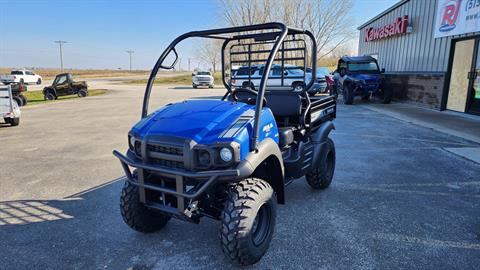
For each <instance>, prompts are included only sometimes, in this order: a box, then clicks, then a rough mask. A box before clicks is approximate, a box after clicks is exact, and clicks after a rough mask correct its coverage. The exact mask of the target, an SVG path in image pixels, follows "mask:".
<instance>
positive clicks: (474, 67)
mask: <svg viewBox="0 0 480 270" xmlns="http://www.w3.org/2000/svg"><path fill="white" fill-rule="evenodd" d="M358 30H360V40H359V54H360V55H372V56H373V57H375V58H377V60H378V62H379V65H380V68H385V70H386V73H385V85H386V87H391V88H392V89H393V90H394V97H395V98H396V99H400V100H406V101H410V102H414V103H416V104H419V105H422V106H427V107H430V108H436V109H439V110H445V109H447V110H452V111H458V112H465V113H471V114H479V115H480V49H479V47H480V5H478V1H477V0H402V1H400V2H398V3H397V4H395V5H394V6H392V7H391V8H389V9H387V10H385V11H384V12H382V13H380V14H379V15H378V16H376V17H374V18H373V19H371V20H369V21H368V22H366V23H364V24H362V25H361V26H360V27H358Z"/></svg>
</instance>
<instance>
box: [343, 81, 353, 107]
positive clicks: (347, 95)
mask: <svg viewBox="0 0 480 270" xmlns="http://www.w3.org/2000/svg"><path fill="white" fill-rule="evenodd" d="M342 92H343V93H342V94H343V104H345V105H352V104H353V89H352V88H351V87H350V86H349V85H344V86H343V91H342Z"/></svg>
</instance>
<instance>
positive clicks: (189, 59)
mask: <svg viewBox="0 0 480 270" xmlns="http://www.w3.org/2000/svg"><path fill="white" fill-rule="evenodd" d="M191 60H192V58H188V71H191V69H190V61H191Z"/></svg>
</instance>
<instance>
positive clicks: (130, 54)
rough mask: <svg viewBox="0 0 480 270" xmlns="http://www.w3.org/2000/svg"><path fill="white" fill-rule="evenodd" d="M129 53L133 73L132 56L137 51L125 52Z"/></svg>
mask: <svg viewBox="0 0 480 270" xmlns="http://www.w3.org/2000/svg"><path fill="white" fill-rule="evenodd" d="M125 52H127V53H128V55H129V56H130V71H132V54H133V53H135V51H132V50H128V51H125Z"/></svg>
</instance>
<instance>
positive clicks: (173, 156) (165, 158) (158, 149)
mask: <svg viewBox="0 0 480 270" xmlns="http://www.w3.org/2000/svg"><path fill="white" fill-rule="evenodd" d="M147 153H148V160H149V162H152V163H154V164H158V165H161V166H164V167H169V168H180V169H184V168H185V166H184V164H183V146H173V145H168V144H159V143H155V144H152V143H149V144H147Z"/></svg>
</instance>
